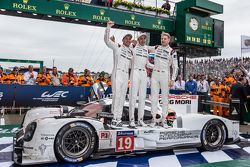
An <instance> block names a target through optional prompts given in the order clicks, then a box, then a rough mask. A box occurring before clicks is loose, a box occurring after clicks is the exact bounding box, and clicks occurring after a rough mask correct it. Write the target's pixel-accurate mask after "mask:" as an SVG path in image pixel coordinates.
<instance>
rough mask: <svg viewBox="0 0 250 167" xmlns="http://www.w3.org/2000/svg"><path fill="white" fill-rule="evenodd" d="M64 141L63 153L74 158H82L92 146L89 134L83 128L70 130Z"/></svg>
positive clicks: (64, 136)
mask: <svg viewBox="0 0 250 167" xmlns="http://www.w3.org/2000/svg"><path fill="white" fill-rule="evenodd" d="M62 139H63V140H62V150H63V152H64V153H65V154H66V155H67V156H69V157H73V158H79V157H80V156H82V154H83V153H84V152H85V151H86V150H87V148H88V146H89V144H90V140H89V137H88V134H87V133H86V131H85V130H84V129H82V128H74V129H70V130H68V131H67V132H66V133H65V134H64V135H63V138H62Z"/></svg>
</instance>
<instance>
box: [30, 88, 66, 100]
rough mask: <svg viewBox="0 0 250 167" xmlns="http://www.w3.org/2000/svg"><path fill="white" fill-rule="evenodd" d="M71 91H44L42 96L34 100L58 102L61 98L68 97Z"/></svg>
mask: <svg viewBox="0 0 250 167" xmlns="http://www.w3.org/2000/svg"><path fill="white" fill-rule="evenodd" d="M68 94H69V91H56V92H55V93H50V92H49V91H46V92H43V93H42V95H41V97H39V98H33V100H39V101H45V102H57V101H58V100H59V98H66V97H67V95H68Z"/></svg>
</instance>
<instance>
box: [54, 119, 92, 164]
mask: <svg viewBox="0 0 250 167" xmlns="http://www.w3.org/2000/svg"><path fill="white" fill-rule="evenodd" d="M96 139H97V137H96V133H95V130H94V129H93V128H92V127H91V126H90V125H89V124H87V123H84V122H72V123H68V124H66V125H65V126H64V127H63V128H62V129H60V131H59V132H58V134H57V136H56V139H55V148H54V149H55V154H56V156H57V158H58V159H59V160H62V161H66V162H71V163H72V162H73V163H74V162H82V161H84V160H86V159H87V158H89V156H90V155H91V154H92V153H93V151H94V149H95V146H96Z"/></svg>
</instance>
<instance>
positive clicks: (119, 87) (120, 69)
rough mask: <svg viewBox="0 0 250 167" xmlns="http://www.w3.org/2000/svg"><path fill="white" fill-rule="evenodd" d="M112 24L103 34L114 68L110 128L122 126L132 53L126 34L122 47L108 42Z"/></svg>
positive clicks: (110, 22)
mask: <svg viewBox="0 0 250 167" xmlns="http://www.w3.org/2000/svg"><path fill="white" fill-rule="evenodd" d="M113 25H114V22H112V21H109V22H108V23H107V28H106V30H105V34H104V41H105V43H106V45H107V46H108V47H109V48H111V49H112V50H113V54H114V56H113V61H114V67H113V71H112V78H111V81H112V93H113V97H112V113H113V115H114V117H113V120H112V122H111V128H116V127H121V126H122V121H121V118H122V111H123V105H124V102H125V97H126V93H127V89H128V77H129V74H128V73H129V67H130V66H131V58H132V51H131V49H130V44H131V39H132V35H131V34H126V35H125V36H124V37H123V39H122V42H123V44H122V45H118V44H116V43H115V42H113V41H112V40H110V29H111V27H112V26H113Z"/></svg>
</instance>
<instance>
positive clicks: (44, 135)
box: [41, 134, 55, 141]
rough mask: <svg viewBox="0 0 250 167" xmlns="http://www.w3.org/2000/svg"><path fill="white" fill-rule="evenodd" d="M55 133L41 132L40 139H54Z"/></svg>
mask: <svg viewBox="0 0 250 167" xmlns="http://www.w3.org/2000/svg"><path fill="white" fill-rule="evenodd" d="M54 139H55V135H54V134H41V140H46V141H47V140H54Z"/></svg>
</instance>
